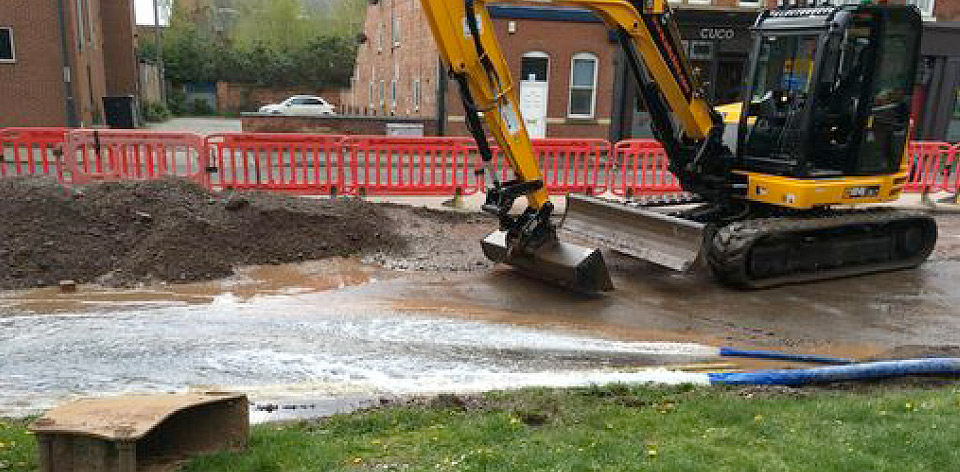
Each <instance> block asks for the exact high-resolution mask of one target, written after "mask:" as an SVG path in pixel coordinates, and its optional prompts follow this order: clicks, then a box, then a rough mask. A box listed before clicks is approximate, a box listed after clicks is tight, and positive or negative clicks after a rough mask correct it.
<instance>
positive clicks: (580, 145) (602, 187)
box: [490, 138, 610, 194]
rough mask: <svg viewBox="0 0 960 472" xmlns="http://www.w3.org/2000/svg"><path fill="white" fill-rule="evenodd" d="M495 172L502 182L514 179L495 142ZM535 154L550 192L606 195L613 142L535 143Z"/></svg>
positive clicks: (583, 140)
mask: <svg viewBox="0 0 960 472" xmlns="http://www.w3.org/2000/svg"><path fill="white" fill-rule="evenodd" d="M490 145H491V147H492V148H493V151H494V154H495V156H496V157H495V158H494V169H495V170H496V172H497V174H498V175H499V177H500V179H501V180H510V179H513V177H514V176H513V172H512V170H511V168H510V166H509V165H507V163H506V160H505V159H506V156H504V154H503V152H502V150H501V149H500V147H499V146H497V145H496V143H495V142H493V141H491V144H490ZM533 152H534V153H535V154H536V156H537V162H538V163H539V165H540V173H541V178H542V179H543V183H544V186H545V187H546V189H547V191H549V192H556V193H569V192H575V193H586V194H601V193H604V192H606V191H607V179H608V176H607V174H608V172H607V171H608V169H609V165H608V164H609V157H610V142H609V141H607V140H604V139H565V138H547V139H534V140H533Z"/></svg>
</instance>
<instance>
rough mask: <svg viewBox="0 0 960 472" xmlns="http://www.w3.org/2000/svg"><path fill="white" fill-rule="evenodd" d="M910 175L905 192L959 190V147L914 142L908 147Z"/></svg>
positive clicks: (947, 144)
mask: <svg viewBox="0 0 960 472" xmlns="http://www.w3.org/2000/svg"><path fill="white" fill-rule="evenodd" d="M908 153H909V160H908V165H909V167H910V175H909V178H908V179H907V184H906V185H905V186H904V190H905V191H908V192H911V191H912V192H918V191H925V190H928V191H932V192H937V191H941V190H942V191H951V192H955V191H956V190H957V169H956V167H957V166H956V163H957V147H956V146H953V145H951V144H949V143H941V142H933V141H914V142H911V143H910V145H909V147H908Z"/></svg>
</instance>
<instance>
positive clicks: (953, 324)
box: [0, 256, 960, 417]
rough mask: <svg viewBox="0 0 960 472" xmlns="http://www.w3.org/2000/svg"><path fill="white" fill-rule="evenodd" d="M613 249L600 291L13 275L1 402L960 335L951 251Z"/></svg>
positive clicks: (517, 379) (514, 379)
mask: <svg viewBox="0 0 960 472" xmlns="http://www.w3.org/2000/svg"><path fill="white" fill-rule="evenodd" d="M608 257H609V262H610V265H611V267H612V271H613V273H614V277H615V283H616V284H617V287H618V290H617V291H615V292H613V293H611V294H608V295H603V296H598V297H584V296H579V295H574V294H570V293H567V292H564V291H562V290H559V289H556V288H554V287H551V286H547V285H544V284H542V283H540V282H537V281H535V280H531V279H528V278H525V277H523V276H521V275H518V274H516V273H514V272H513V271H511V270H508V269H505V268H495V269H492V270H488V269H485V270H477V271H471V272H457V273H454V272H450V273H435V272H399V271H387V270H384V269H380V268H375V267H372V266H365V265H361V264H360V263H359V262H357V261H355V260H349V259H337V260H331V261H323V262H310V263H304V264H299V265H287V266H272V267H259V268H248V269H244V270H242V271H240V273H239V274H238V275H237V276H235V277H231V278H229V279H226V280H223V281H216V282H208V283H201V284H191V285H179V286H157V287H150V288H147V289H141V290H133V291H125V292H117V291H112V290H105V289H97V288H95V287H82V288H81V290H80V292H79V293H77V294H70V295H65V294H59V293H57V292H56V291H55V290H53V289H40V290H33V291H25V292H9V293H6V294H4V295H2V296H0V417H2V416H22V415H25V414H31V413H35V412H37V411H39V410H41V409H43V408H46V407H49V406H51V405H52V404H55V403H57V402H60V401H62V400H64V399H67V398H70V397H72V396H75V395H87V394H107V393H116V392H131V391H136V392H163V391H182V390H185V389H199V390H204V389H231V390H239V391H245V392H248V393H249V394H250V395H251V398H253V399H254V400H255V401H257V402H259V403H261V404H271V403H275V402H283V401H285V400H291V401H296V402H298V403H299V404H300V405H312V406H311V408H320V409H324V410H325V411H334V410H338V409H342V408H348V407H350V406H357V405H360V404H362V402H363V401H371V400H372V401H376V398H377V396H379V395H394V394H398V395H403V394H415V393H433V392H447V391H450V392H457V391H477V390H485V389H493V388H508V387H516V386H524V385H571V384H576V383H584V382H589V381H596V382H605V381H610V380H637V379H641V378H651V377H650V376H651V375H653V376H659V377H657V378H658V379H660V380H665V381H674V382H679V381H684V379H685V378H684V377H683V375H682V374H668V373H666V372H663V371H655V372H653V373H650V372H646V371H645V369H648V368H650V367H655V366H664V365H678V364H693V363H698V362H714V363H715V362H716V359H715V358H714V357H713V356H714V353H715V350H714V348H712V347H710V346H714V347H715V346H721V345H733V346H738V347H748V348H749V347H761V348H774V349H785V350H789V351H794V352H808V353H824V354H831V355H844V356H857V357H866V356H872V355H876V354H878V353H881V352H883V351H885V350H887V349H890V348H893V347H896V346H902V345H911V344H923V345H945V344H960V317H958V316H957V314H958V307H960V290H958V289H957V288H956V287H957V286H958V283H960V262H957V261H954V260H950V259H943V260H936V261H933V262H931V263H929V264H926V265H925V266H924V267H923V268H922V269H920V270H915V271H904V272H897V273H889V274H879V275H872V276H867V277H860V278H854V279H846V280H839V281H832V282H825V283H819V284H810V285H803V286H797V287H785V288H778V289H772V290H765V291H757V292H740V291H731V290H729V289H725V288H722V287H720V286H718V285H716V284H715V283H713V282H712V281H711V280H710V279H709V277H706V276H703V275H692V276H687V275H682V276H681V275H676V274H672V273H668V272H665V271H660V270H658V269H656V268H653V267H650V266H647V265H644V264H641V263H637V262H633V261H629V260H625V259H620V258H617V257H614V256H608ZM631 376H632V377H631ZM307 400H309V401H307ZM317 405H320V406H317ZM268 409H269V408H268Z"/></svg>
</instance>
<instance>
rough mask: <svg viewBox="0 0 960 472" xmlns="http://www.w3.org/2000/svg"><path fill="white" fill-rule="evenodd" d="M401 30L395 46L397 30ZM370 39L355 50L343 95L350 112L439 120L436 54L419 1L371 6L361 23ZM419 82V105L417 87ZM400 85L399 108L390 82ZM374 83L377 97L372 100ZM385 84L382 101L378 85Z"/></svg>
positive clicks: (383, 1) (383, 0) (386, 1)
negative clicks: (349, 82) (350, 76)
mask: <svg viewBox="0 0 960 472" xmlns="http://www.w3.org/2000/svg"><path fill="white" fill-rule="evenodd" d="M394 25H396V26H397V27H398V31H399V37H398V38H397V39H398V41H396V42H394V41H393V39H394V35H393V27H394ZM363 34H364V36H365V38H366V41H365V42H364V43H362V44H360V47H359V49H358V51H357V65H356V68H355V69H354V72H353V80H352V81H351V87H350V88H349V89H347V90H345V91H344V92H343V94H342V103H343V108H344V110H345V112H346V113H351V114H360V115H379V116H389V115H396V116H411V117H435V116H437V103H436V100H437V80H438V79H437V78H438V61H439V59H438V52H437V46H436V43H434V41H433V37H432V36H431V34H430V31H429V27H428V26H427V22H426V18H425V17H424V16H423V11H422V9H421V7H420V1H419V0H380V2H379V3H377V4H376V5H373V4H371V5H368V6H367V9H366V17H365V19H364V24H363ZM417 80H419V81H420V97H421V98H420V104H419V107H417V106H416V103H415V102H414V83H415V82H416V81H417ZM393 81H396V88H397V95H396V106H394V104H393V103H392V101H391V94H390V89H391V83H392V82H393ZM371 84H372V89H373V95H372V96H371V94H370V90H371ZM381 84H382V86H383V100H382V101H381V99H380V87H381Z"/></svg>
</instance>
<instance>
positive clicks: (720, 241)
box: [707, 210, 937, 289]
mask: <svg viewBox="0 0 960 472" xmlns="http://www.w3.org/2000/svg"><path fill="white" fill-rule="evenodd" d="M910 220H914V221H915V224H916V225H918V226H919V227H922V228H924V229H925V231H924V234H925V235H926V236H927V239H926V240H925V241H924V242H923V244H924V245H923V247H922V249H921V250H920V251H919V252H917V253H916V254H915V255H914V256H912V257H909V258H906V259H903V260H890V261H885V262H877V263H867V264H860V265H853V266H846V267H831V268H829V269H825V270H820V271H810V272H799V273H792V274H786V275H779V276H773V277H770V278H764V279H754V278H753V277H752V276H751V274H750V272H749V269H748V268H749V267H750V260H749V257H750V255H751V250H752V249H753V247H754V246H755V245H756V244H757V243H760V242H762V241H763V240H764V239H766V238H770V237H776V236H783V235H789V234H791V233H802V234H804V235H811V234H813V235H815V234H816V232H818V231H828V230H831V231H832V230H836V229H837V228H842V227H844V226H851V227H860V228H863V227H865V226H872V227H874V228H877V229H880V228H884V227H885V226H887V225H889V224H891V223H902V222H908V221H910ZM936 236H937V233H936V221H935V220H934V219H933V218H932V217H930V216H929V215H926V214H924V213H922V212H911V211H898V210H851V211H842V212H837V213H835V214H833V215H830V216H824V217H819V218H803V219H797V218H763V219H755V220H746V221H739V222H735V223H731V224H729V225H727V226H725V227H723V228H720V229H719V230H718V231H716V232H715V233H714V234H713V236H712V237H711V238H710V239H708V242H709V245H708V247H707V262H708V263H709V265H710V267H711V269H713V273H714V275H716V276H717V278H719V279H720V280H721V281H722V282H724V283H726V284H728V285H732V286H734V287H739V288H752V289H758V288H768V287H774V286H778V285H787V284H793V283H803V282H813V281H817V280H826V279H834V278H840V277H850V276H854V275H860V274H868V273H872V272H882V271H889V270H897V269H905V268H910V267H916V266H918V265H920V264H921V263H923V261H925V260H926V259H927V257H929V256H930V253H931V252H932V251H933V248H934V246H935V245H936Z"/></svg>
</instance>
